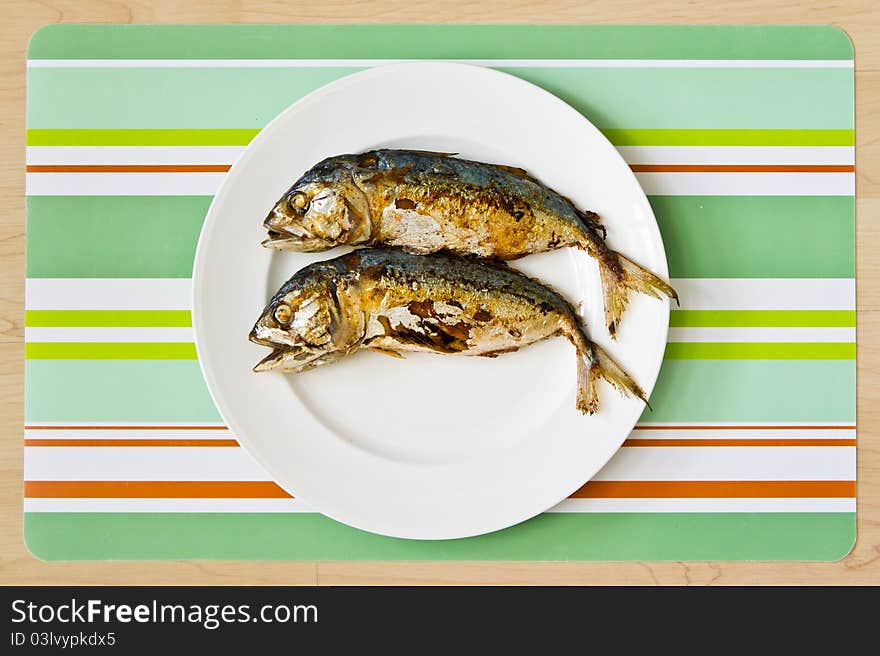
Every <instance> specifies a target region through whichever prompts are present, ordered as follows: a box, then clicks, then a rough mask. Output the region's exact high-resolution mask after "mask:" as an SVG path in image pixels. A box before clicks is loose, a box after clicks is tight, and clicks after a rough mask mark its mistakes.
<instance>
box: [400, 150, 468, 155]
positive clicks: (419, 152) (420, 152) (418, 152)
mask: <svg viewBox="0 0 880 656" xmlns="http://www.w3.org/2000/svg"><path fill="white" fill-rule="evenodd" d="M406 152H407V153H413V154H416V155H429V156H433V157H455V156H456V155H458V153H441V152H438V151H436V150H407V151H406Z"/></svg>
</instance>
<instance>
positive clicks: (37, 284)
mask: <svg viewBox="0 0 880 656" xmlns="http://www.w3.org/2000/svg"><path fill="white" fill-rule="evenodd" d="M670 283H671V284H672V286H673V287H675V289H676V291H678V294H679V297H680V298H681V309H683V310H854V309H855V280H854V279H853V278H673V279H672V280H670ZM191 286H192V281H191V280H190V279H189V278H28V279H27V280H26V281H25V303H26V306H27V309H28V310H188V309H189V308H190V303H191V301H190V294H191V291H190V290H191Z"/></svg>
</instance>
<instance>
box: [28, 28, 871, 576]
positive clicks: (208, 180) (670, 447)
mask: <svg viewBox="0 0 880 656" xmlns="http://www.w3.org/2000/svg"><path fill="white" fill-rule="evenodd" d="M403 59H446V60H450V59H451V60H458V61H468V62H472V63H476V64H480V65H485V66H492V67H496V68H499V69H501V70H505V71H508V72H511V73H513V74H515V75H518V76H520V77H522V78H524V79H526V80H529V81H531V82H534V83H536V84H538V85H540V86H542V87H544V88H546V89H548V90H549V91H551V92H553V93H554V94H556V95H558V96H559V97H561V98H562V99H564V100H565V101H567V102H568V103H570V104H572V105H573V106H574V107H576V108H577V109H578V110H579V111H581V112H582V113H583V114H584V115H586V116H587V117H589V118H590V120H592V121H593V123H595V124H596V125H597V126H599V127H600V128H601V129H602V130H603V131H604V132H605V134H606V135H607V136H608V137H609V139H610V140H611V141H612V142H613V143H614V144H615V145H616V146H617V147H618V148H619V150H620V152H621V153H622V154H623V156H624V157H625V159H626V160H627V161H628V162H629V163H630V165H631V166H632V168H633V170H634V171H635V172H636V175H637V176H638V178H639V180H640V182H641V184H642V185H643V187H644V188H645V191H646V192H647V193H648V195H649V197H650V201H651V204H652V205H653V207H654V211H655V213H656V215H657V219H658V221H659V223H660V227H661V230H662V232H663V238H664V241H665V244H666V249H667V254H668V258H669V266H670V273H671V277H672V283H673V285H674V286H675V288H676V289H677V290H678V291H679V293H680V295H681V298H682V306H681V308H680V309H677V310H674V311H673V312H672V328H671V330H670V341H669V345H668V347H667V350H666V359H665V361H664V364H663V369H662V371H661V374H660V379H659V382H658V383H657V387H656V390H655V392H654V394H653V396H652V399H651V401H652V404H653V406H654V411H653V412H647V413H646V414H645V415H644V416H643V417H642V420H641V422H640V423H639V425H638V426H637V428H636V430H635V431H634V432H633V433H632V435H631V436H630V438H629V439H628V440H627V441H626V443H625V445H624V447H623V448H622V449H621V450H620V452H619V453H618V454H617V455H616V456H615V457H614V459H613V460H612V461H611V463H610V464H609V465H608V466H607V467H605V469H603V470H602V472H601V473H600V474H599V475H598V476H597V477H596V479H595V480H594V481H591V482H590V483H588V484H587V485H585V486H584V487H583V488H582V489H581V490H578V491H577V492H576V493H575V494H574V495H572V497H571V498H570V499H567V500H566V501H564V502H562V503H561V504H560V505H559V506H557V507H556V508H554V509H553V510H552V511H550V512H548V513H545V514H544V515H541V516H540V517H538V518H535V519H534V520H531V521H529V522H526V523H524V524H521V525H519V526H516V527H513V528H511V529H508V530H506V531H501V532H498V533H495V534H491V535H487V536H481V537H478V538H471V539H467V540H456V541H447V542H419V541H406V540H397V539H390V538H383V537H379V536H375V535H371V534H367V533H363V532H361V531H358V530H355V529H351V528H348V527H346V526H343V525H340V524H338V523H336V522H334V521H332V520H329V519H327V518H324V517H323V516H321V515H319V514H317V513H315V512H313V511H312V510H310V509H309V508H307V507H305V505H304V504H302V503H301V502H300V501H298V500H296V499H292V498H290V497H289V496H288V495H287V494H286V493H285V492H284V491H282V490H281V489H280V488H279V487H278V486H276V485H275V484H274V483H273V482H272V481H271V480H270V479H269V478H268V476H267V475H266V473H265V472H264V471H263V470H262V469H261V468H260V467H259V466H257V465H256V464H255V463H254V462H253V461H252V460H251V459H250V457H249V456H248V455H247V454H246V453H245V452H244V451H243V450H242V449H241V448H240V447H239V446H238V443H237V442H236V440H235V436H234V435H232V434H231V433H230V432H229V431H228V430H227V429H226V428H225V427H224V426H223V425H222V422H221V420H220V417H219V415H218V413H217V411H216V409H215V408H214V406H213V404H212V402H211V400H210V397H209V395H208V393H207V390H206V387H205V384H204V382H203V380H202V378H201V374H200V372H199V367H198V363H197V362H196V359H195V358H196V354H195V349H194V346H193V337H192V327H191V323H190V312H189V308H190V275H191V270H192V260H193V253H194V248H195V244H196V240H197V238H198V234H199V230H200V227H201V224H202V220H203V218H204V215H205V212H206V210H207V208H208V205H209V203H210V202H211V197H212V194H214V193H215V191H216V190H217V188H218V186H219V185H220V183H221V182H222V180H223V176H224V173H225V171H226V170H227V169H228V168H229V166H230V165H231V164H232V163H233V162H234V161H235V159H236V158H237V157H238V155H239V154H240V153H241V152H242V151H243V149H244V147H245V146H246V145H247V143H248V142H249V140H250V139H251V138H252V137H253V136H254V135H255V134H256V133H257V132H258V131H259V129H260V128H261V127H262V126H263V125H265V124H266V123H267V122H268V121H269V120H271V119H272V118H273V117H274V116H275V115H276V114H277V113H278V112H280V111H281V110H282V109H283V108H285V107H286V106H287V105H289V104H290V103H291V102H293V101H295V100H296V99H297V98H300V97H301V96H303V95H305V94H306V93H308V92H310V91H312V90H314V89H316V88H318V87H320V86H322V85H323V84H326V83H327V82H330V81H332V80H334V79H337V78H339V77H341V76H343V75H346V74H348V73H351V72H353V71H357V70H360V69H362V68H364V67H368V66H374V65H377V64H382V63H386V62H390V61H399V60H403ZM27 84H28V94H27V96H28V106H27V115H28V135H27V143H28V151H27V196H28V197H27V213H28V215H27V299H26V305H27V313H26V342H27V345H26V357H27V363H26V410H25V421H26V426H25V435H24V439H25V446H24V448H25V467H24V474H25V480H24V491H25V501H24V512H25V534H26V539H27V543H28V546H29V547H30V549H31V550H32V551H33V552H34V553H35V554H36V555H37V556H39V557H41V558H46V559H138V558H154V559H160V558H240V559H469V560H480V559H522V560H565V559H609V560H627V559H646V560H658V559H674V560H694V559H718V560H730V559H796V560H801V559H819V560H833V559H837V558H840V557H842V556H844V555H845V554H846V553H847V552H848V551H849V550H850V548H851V547H852V545H853V542H854V539H855V510H856V499H855V492H856V484H855V476H856V466H855V465H856V449H855V444H856V442H855V438H856V427H855V416H856V415H855V353H856V351H855V325H856V324H855V290H854V288H855V286H854V241H855V232H854V185H855V181H854V178H855V176H854V148H853V146H854V136H853V51H852V46H851V44H850V42H849V40H848V39H847V37H846V36H845V35H844V34H843V32H841V31H839V30H837V29H836V28H832V27H755V26H752V27H743V26H740V27H649V26H628V27H623V26H601V27H599V26H595V27H594V26H277V25H275V26H268V25H266V26H112V25H102V26H96V25H92V26H72V25H70V26H68V25H55V26H50V27H47V28H44V29H42V30H40V31H39V32H38V33H37V34H36V35H35V36H34V38H33V40H32V41H31V44H30V49H29V53H28V82H27ZM503 111H504V108H503V107H499V112H503ZM402 493H405V491H402Z"/></svg>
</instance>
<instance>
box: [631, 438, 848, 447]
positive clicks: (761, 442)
mask: <svg viewBox="0 0 880 656" xmlns="http://www.w3.org/2000/svg"><path fill="white" fill-rule="evenodd" d="M623 446H856V441H855V440H845V439H830V440H823V439H810V438H804V439H789V440H777V439H764V438H757V439H739V440H727V439H717V440H712V439H709V440H692V439H668V440H664V439H653V440H645V439H628V440H626V441H625V442H624V443H623Z"/></svg>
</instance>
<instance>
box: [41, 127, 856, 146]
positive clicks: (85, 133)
mask: <svg viewBox="0 0 880 656" xmlns="http://www.w3.org/2000/svg"><path fill="white" fill-rule="evenodd" d="M258 132H259V130H258V129H254V128H249V129H204V130H202V129H138V130H131V129H113V130H109V129H36V128H32V129H29V130H28V131H27V145H28V146H246V145H247V144H249V143H250V141H251V139H253V138H254V137H255V136H256V134H257V133H258ZM602 132H603V134H605V136H606V137H608V139H609V140H610V141H611V143H613V144H614V145H615V146H854V145H855V131H854V130H697V129H693V130H690V129H656V130H648V129H624V128H622V129H613V128H606V129H603V130H602Z"/></svg>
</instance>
